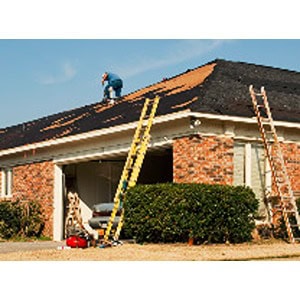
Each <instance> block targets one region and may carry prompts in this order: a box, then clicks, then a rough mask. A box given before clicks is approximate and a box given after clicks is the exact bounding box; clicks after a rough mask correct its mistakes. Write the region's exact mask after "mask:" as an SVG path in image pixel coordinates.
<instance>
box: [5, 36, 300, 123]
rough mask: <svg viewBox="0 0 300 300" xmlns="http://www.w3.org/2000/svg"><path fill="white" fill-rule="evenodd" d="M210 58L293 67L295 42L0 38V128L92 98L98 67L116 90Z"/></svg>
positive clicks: (299, 59) (298, 58) (298, 64)
mask: <svg viewBox="0 0 300 300" xmlns="http://www.w3.org/2000/svg"><path fill="white" fill-rule="evenodd" d="M216 58H223V59H227V60H233V61H244V62H249V63H257V64H263V65H268V66H273V67H280V68H285V69H290V70H296V71H300V40H296V39H295V40H287V39H284V40H280V39H276V40H270V39H266V40H265V39H258V40H251V39H248V40H247V39H218V40H213V39H192V40H188V39H176V40H174V39H90V40H89V39H74V40H68V39H57V40H54V39H16V40H11V39H9V40H6V39H2V40H0V65H1V68H0V101H1V104H2V105H1V107H2V109H1V115H0V128H3V127H7V126H11V125H15V124H18V123H22V122H25V121H30V120H33V119H36V118H40V117H43V116H46V115H49V114H53V113H56V112H60V111H64V110H69V109H72V108H76V107H80V106H83V105H86V104H91V103H95V102H97V101H100V99H101V98H102V93H103V88H102V86H101V85H100V79H101V74H102V72H104V71H106V70H110V71H113V72H115V73H117V74H119V75H120V76H121V77H122V78H123V80H124V89H123V92H122V94H123V95H124V94H128V93H131V92H133V91H135V90H137V89H140V88H142V87H145V86H147V85H149V84H152V83H155V82H157V81H160V80H161V79H162V78H163V77H170V76H174V75H176V74H179V73H181V72H184V71H185V70H186V69H188V68H195V67H197V66H199V65H202V64H205V63H207V62H209V61H211V60H214V59H216Z"/></svg>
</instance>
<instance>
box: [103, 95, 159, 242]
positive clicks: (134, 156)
mask: <svg viewBox="0 0 300 300" xmlns="http://www.w3.org/2000/svg"><path fill="white" fill-rule="evenodd" d="M159 100H160V98H159V97H158V96H156V97H155V98H154V99H151V100H150V99H148V98H147V99H146V100H145V103H144V106H143V108H142V111H141V115H140V119H139V121H138V125H137V128H136V131H135V133H134V136H133V140H132V143H131V147H130V150H129V152H128V156H127V160H126V163H125V165H124V168H123V172H122V175H121V179H120V181H119V185H118V187H117V190H116V193H115V197H114V207H113V209H112V213H111V216H110V219H109V222H108V224H107V228H106V231H105V235H104V240H103V244H104V245H105V244H108V243H109V242H108V239H109V236H110V233H111V229H112V225H113V222H114V220H115V217H116V214H117V211H118V209H119V208H121V216H120V220H119V223H118V226H117V229H116V231H115V233H114V238H113V240H114V242H117V241H118V239H119V236H120V232H121V230H122V226H123V223H124V207H123V203H124V201H125V194H126V191H127V190H128V188H131V187H133V186H135V185H136V182H137V179H138V176H139V173H140V170H141V167H142V164H143V161H144V157H145V154H146V152H147V148H148V144H149V141H150V130H151V127H152V124H153V119H154V116H155V113H156V110H157V107H158V104H159Z"/></svg>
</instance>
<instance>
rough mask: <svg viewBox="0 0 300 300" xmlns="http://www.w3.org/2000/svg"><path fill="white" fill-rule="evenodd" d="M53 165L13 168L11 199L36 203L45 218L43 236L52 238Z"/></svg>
mask: <svg viewBox="0 0 300 300" xmlns="http://www.w3.org/2000/svg"><path fill="white" fill-rule="evenodd" d="M53 190H54V164H53V163H52V162H41V163H33V164H28V165H23V166H18V167H15V168H13V199H14V200H25V201H28V200H29V201H38V202H40V203H41V205H42V209H43V212H44V218H45V222H46V224H45V229H44V231H43V234H44V235H46V236H49V237H52V236H53V198H54V194H53Z"/></svg>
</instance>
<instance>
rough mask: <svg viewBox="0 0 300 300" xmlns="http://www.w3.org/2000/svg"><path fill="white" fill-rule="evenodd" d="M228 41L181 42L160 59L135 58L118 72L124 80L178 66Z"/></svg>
mask: <svg viewBox="0 0 300 300" xmlns="http://www.w3.org/2000/svg"><path fill="white" fill-rule="evenodd" d="M225 42H228V40H181V41H178V43H177V44H176V45H175V46H174V47H172V48H171V49H169V50H168V51H167V52H165V53H164V55H162V56H160V57H159V58H158V57H142V58H141V57H140V58H138V59H137V58H135V61H134V62H131V64H129V65H127V64H126V65H123V66H118V67H117V68H115V70H116V71H117V72H119V73H120V74H122V76H123V77H124V78H129V77H132V76H135V75H138V74H140V73H143V72H146V71H150V70H154V69H159V68H162V67H166V66H169V65H173V64H178V63H181V62H183V61H186V60H188V59H191V58H194V57H201V56H203V55H205V54H207V53H209V52H210V51H213V50H215V49H217V48H218V47H220V46H221V45H223V44H224V43H225Z"/></svg>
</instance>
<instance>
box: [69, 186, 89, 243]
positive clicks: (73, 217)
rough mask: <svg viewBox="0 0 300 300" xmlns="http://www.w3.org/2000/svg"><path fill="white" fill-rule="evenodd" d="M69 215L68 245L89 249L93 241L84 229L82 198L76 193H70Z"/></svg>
mask: <svg viewBox="0 0 300 300" xmlns="http://www.w3.org/2000/svg"><path fill="white" fill-rule="evenodd" d="M67 198H68V201H69V203H68V213H67V217H66V223H65V235H66V244H67V246H70V247H72V248H87V247H88V246H89V244H90V241H91V236H90V234H89V233H88V231H87V230H86V229H85V228H84V226H83V222H82V217H81V208H80V198H79V196H78V194H77V193H76V192H71V191H69V192H68V195H67Z"/></svg>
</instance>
